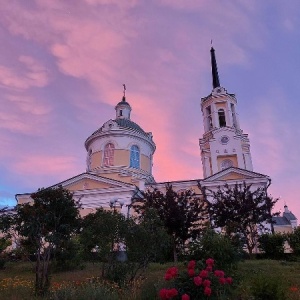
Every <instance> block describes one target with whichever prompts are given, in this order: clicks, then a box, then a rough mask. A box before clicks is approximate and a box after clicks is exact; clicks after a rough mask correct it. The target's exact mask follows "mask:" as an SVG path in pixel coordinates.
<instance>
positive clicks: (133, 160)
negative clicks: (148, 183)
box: [130, 145, 140, 169]
mask: <svg viewBox="0 0 300 300" xmlns="http://www.w3.org/2000/svg"><path fill="white" fill-rule="evenodd" d="M130 167H131V168H136V169H139V168H140V149H139V147H138V146H137V145H133V146H131V148H130Z"/></svg>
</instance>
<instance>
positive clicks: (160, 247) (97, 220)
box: [80, 208, 170, 285]
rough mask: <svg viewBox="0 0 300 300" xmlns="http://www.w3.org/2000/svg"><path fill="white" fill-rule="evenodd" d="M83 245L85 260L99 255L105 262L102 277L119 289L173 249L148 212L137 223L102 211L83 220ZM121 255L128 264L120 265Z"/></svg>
mask: <svg viewBox="0 0 300 300" xmlns="http://www.w3.org/2000/svg"><path fill="white" fill-rule="evenodd" d="M80 242H81V244H82V247H83V250H84V253H85V257H87V258H92V257H95V255H98V257H99V259H100V260H101V261H102V262H103V267H102V276H103V277H104V278H106V279H108V280H111V281H114V282H117V283H118V284H120V285H122V284H125V283H127V282H132V281H133V280H134V279H135V278H136V277H137V276H139V275H141V273H143V272H144V271H145V270H146V268H147V266H148V264H149V262H151V261H157V260H160V261H162V260H163V257H164V252H165V251H166V249H168V247H169V245H170V241H169V236H168V234H167V233H166V231H165V229H164V227H163V225H162V223H161V221H160V219H159V218H158V216H157V214H156V212H155V211H153V210H146V212H145V214H143V216H142V217H141V218H140V219H139V223H136V222H135V220H134V219H126V218H125V217H124V215H122V214H120V213H118V212H115V211H114V212H112V211H105V210H103V209H102V208H100V209H98V210H97V211H96V212H95V213H94V214H89V215H87V216H86V217H85V218H84V220H83V222H82V231H81V234H80ZM120 246H122V247H120ZM121 248H123V249H121ZM121 254H123V255H124V256H126V257H127V260H126V261H123V262H121V261H119V258H120V255H121Z"/></svg>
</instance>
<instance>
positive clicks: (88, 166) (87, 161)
mask: <svg viewBox="0 0 300 300" xmlns="http://www.w3.org/2000/svg"><path fill="white" fill-rule="evenodd" d="M92 153H93V151H92V149H90V150H89V152H88V156H87V159H86V164H87V170H88V171H89V170H90V169H91V166H92Z"/></svg>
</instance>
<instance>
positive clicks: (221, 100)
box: [199, 47, 253, 178]
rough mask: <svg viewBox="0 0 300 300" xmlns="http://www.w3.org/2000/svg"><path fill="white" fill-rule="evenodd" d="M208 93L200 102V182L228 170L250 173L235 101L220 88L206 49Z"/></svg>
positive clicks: (246, 144) (246, 141) (245, 139)
mask: <svg viewBox="0 0 300 300" xmlns="http://www.w3.org/2000/svg"><path fill="white" fill-rule="evenodd" d="M210 55H211V70H212V87H213V89H212V92H211V94H210V95H208V96H207V97H204V98H202V99H201V111H202V116H203V123H204V124H203V125H204V134H203V137H202V138H201V139H200V141H199V145H200V150H201V159H202V166H203V176H204V178H206V177H209V176H211V175H213V174H215V173H218V172H220V171H222V170H224V169H227V168H229V167H236V168H240V169H246V170H249V171H252V170H253V167H252V160H251V153H250V141H249V139H248V135H247V134H244V133H243V131H242V130H241V128H240V124H239V118H238V114H237V110H236V107H237V100H236V98H235V95H234V94H229V93H228V92H227V90H226V89H225V88H223V87H222V86H221V85H220V79H219V74H218V67H217V61H216V56H215V50H214V48H213V47H212V48H211V49H210Z"/></svg>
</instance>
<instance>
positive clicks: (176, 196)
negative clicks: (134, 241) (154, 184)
mask: <svg viewBox="0 0 300 300" xmlns="http://www.w3.org/2000/svg"><path fill="white" fill-rule="evenodd" d="M133 207H134V209H135V210H136V212H137V213H138V214H139V215H141V214H142V213H143V212H144V211H145V209H147V208H152V209H155V210H156V211H157V214H158V216H159V218H160V220H161V221H162V222H163V225H164V227H165V228H166V230H167V233H168V234H169V235H170V237H172V240H173V248H174V261H176V260H177V252H178V251H179V249H180V248H182V247H183V246H184V244H185V242H186V241H187V240H189V239H196V238H197V237H198V236H199V234H200V232H201V230H202V227H201V226H199V224H200V223H201V222H202V221H204V220H207V211H206V205H205V203H204V202H203V201H201V200H200V198H199V197H198V196H197V195H195V193H194V192H193V191H191V190H186V191H184V192H181V193H176V192H175V191H174V190H173V188H172V185H170V184H166V193H165V194H163V193H162V192H161V191H159V190H158V189H156V188H155V189H153V190H148V191H146V192H145V193H144V194H143V199H139V200H136V202H135V203H134V206H133Z"/></svg>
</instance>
